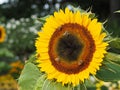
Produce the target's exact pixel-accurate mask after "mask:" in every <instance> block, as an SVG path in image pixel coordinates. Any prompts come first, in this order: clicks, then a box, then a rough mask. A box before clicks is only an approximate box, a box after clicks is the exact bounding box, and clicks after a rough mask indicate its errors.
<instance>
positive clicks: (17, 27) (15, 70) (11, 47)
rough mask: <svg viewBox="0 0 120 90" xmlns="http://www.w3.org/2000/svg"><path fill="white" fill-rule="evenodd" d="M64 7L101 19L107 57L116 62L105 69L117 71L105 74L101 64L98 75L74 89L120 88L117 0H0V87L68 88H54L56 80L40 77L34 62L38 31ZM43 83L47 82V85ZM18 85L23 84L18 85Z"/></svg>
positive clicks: (119, 5)
mask: <svg viewBox="0 0 120 90" xmlns="http://www.w3.org/2000/svg"><path fill="white" fill-rule="evenodd" d="M65 7H69V8H73V7H79V8H81V9H84V10H86V11H91V12H93V14H92V15H91V17H94V14H95V15H96V17H97V18H98V20H99V21H100V22H103V23H104V28H105V30H106V31H107V32H108V33H109V36H108V38H110V39H111V41H110V43H109V46H110V47H111V48H109V51H108V52H112V53H109V54H108V55H107V56H106V58H107V59H109V60H111V61H113V62H115V63H117V65H116V64H113V63H108V62H106V65H107V66H108V67H110V69H109V70H108V72H109V71H111V72H114V71H112V69H115V70H117V71H116V72H117V74H115V75H114V74H113V73H110V74H108V72H106V71H104V69H103V68H102V69H101V70H100V72H99V71H98V73H99V75H96V77H97V78H98V79H97V78H95V77H92V76H91V77H90V78H89V80H88V81H85V85H84V84H82V85H81V86H80V87H79V88H78V87H75V88H74V89H75V90H120V11H119V10H120V1H119V0H77V1H75V0H0V90H71V89H69V88H65V87H61V85H59V84H56V87H57V88H54V89H53V86H54V85H55V84H53V83H52V84H51V85H49V83H51V82H50V81H47V80H46V81H44V80H45V77H44V76H43V77H41V78H39V76H40V75H42V73H38V72H39V70H38V68H36V66H35V64H36V62H35V53H36V48H35V40H36V38H37V37H38V35H37V33H38V32H39V31H40V30H41V27H42V26H43V23H45V19H46V18H47V17H48V16H49V15H50V14H53V12H54V11H58V10H59V9H64V8H65ZM111 67H112V69H111ZM104 68H106V67H104ZM21 72H22V74H21ZM26 72H27V73H26ZM105 72H106V73H105ZM19 79H20V80H19ZM37 79H38V80H37ZM100 79H101V80H100ZM27 80H28V81H27ZM36 82H37V83H36ZM43 83H44V85H43V86H44V87H43V88H42V89H41V87H42V84H43ZM29 85H31V86H29ZM45 85H49V86H48V87H49V88H46V86H45ZM20 86H21V87H23V88H22V89H20Z"/></svg>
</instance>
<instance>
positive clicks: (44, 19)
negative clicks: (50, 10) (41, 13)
mask: <svg viewBox="0 0 120 90" xmlns="http://www.w3.org/2000/svg"><path fill="white" fill-rule="evenodd" d="M49 16H50V15H47V16H45V17H42V18H38V21H40V22H41V23H45V21H46V18H48V17H49Z"/></svg>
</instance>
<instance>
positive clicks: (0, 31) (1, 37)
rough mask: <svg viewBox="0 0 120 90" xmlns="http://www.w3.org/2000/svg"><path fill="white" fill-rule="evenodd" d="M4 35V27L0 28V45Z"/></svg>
mask: <svg viewBox="0 0 120 90" xmlns="http://www.w3.org/2000/svg"><path fill="white" fill-rule="evenodd" d="M5 37H6V33H5V29H4V27H2V26H0V43H2V42H4V41H5Z"/></svg>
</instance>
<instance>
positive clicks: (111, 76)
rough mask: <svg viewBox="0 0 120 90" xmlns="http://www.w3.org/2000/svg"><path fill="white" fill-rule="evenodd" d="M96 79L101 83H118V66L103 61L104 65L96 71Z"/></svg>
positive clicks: (119, 74)
mask: <svg viewBox="0 0 120 90" xmlns="http://www.w3.org/2000/svg"><path fill="white" fill-rule="evenodd" d="M96 77H97V78H98V79H100V80H103V81H118V80H120V64H118V63H115V62H111V61H104V65H103V66H101V68H100V70H99V71H97V74H96Z"/></svg>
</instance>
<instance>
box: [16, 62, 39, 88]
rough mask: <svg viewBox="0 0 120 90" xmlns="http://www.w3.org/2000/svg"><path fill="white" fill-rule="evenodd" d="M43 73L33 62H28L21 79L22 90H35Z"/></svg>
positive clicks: (19, 82)
mask: <svg viewBox="0 0 120 90" xmlns="http://www.w3.org/2000/svg"><path fill="white" fill-rule="evenodd" d="M40 75H41V73H40V71H39V69H38V68H37V67H36V65H34V64H33V63H30V62H29V63H26V65H25V67H24V69H23V71H22V73H21V75H20V77H19V79H18V84H19V87H20V90H35V88H36V85H37V82H38V80H39V77H40Z"/></svg>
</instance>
